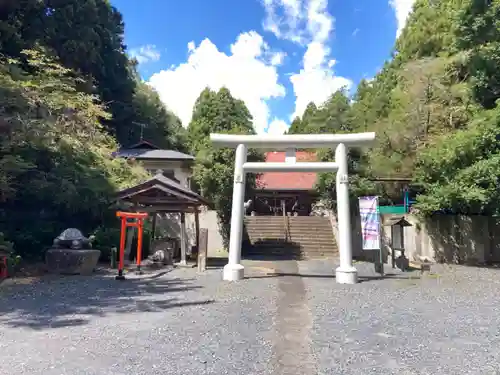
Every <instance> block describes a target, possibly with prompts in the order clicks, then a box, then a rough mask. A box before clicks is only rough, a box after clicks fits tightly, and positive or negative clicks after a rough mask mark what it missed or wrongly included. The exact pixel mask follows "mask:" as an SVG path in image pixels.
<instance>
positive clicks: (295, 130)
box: [288, 116, 303, 134]
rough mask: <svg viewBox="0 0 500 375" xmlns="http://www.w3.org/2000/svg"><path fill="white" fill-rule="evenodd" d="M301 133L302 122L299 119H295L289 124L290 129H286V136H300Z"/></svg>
mask: <svg viewBox="0 0 500 375" xmlns="http://www.w3.org/2000/svg"><path fill="white" fill-rule="evenodd" d="M301 133H303V131H302V120H301V118H300V117H298V116H297V117H295V118H294V119H293V121H292V123H291V124H290V128H289V129H288V134H301Z"/></svg>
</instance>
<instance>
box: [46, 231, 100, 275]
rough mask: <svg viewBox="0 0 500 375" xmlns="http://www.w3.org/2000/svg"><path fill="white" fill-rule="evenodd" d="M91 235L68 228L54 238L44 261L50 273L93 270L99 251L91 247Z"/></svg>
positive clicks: (84, 272) (70, 273) (78, 273)
mask: <svg viewBox="0 0 500 375" xmlns="http://www.w3.org/2000/svg"><path fill="white" fill-rule="evenodd" d="M92 239H93V238H92V236H91V237H90V238H87V237H85V236H84V235H83V234H82V232H81V231H80V230H78V229H76V228H68V229H66V230H64V231H63V232H62V233H61V234H60V235H59V236H57V237H56V238H55V239H54V243H53V246H52V248H51V249H49V250H47V253H46V256H45V263H46V265H47V270H48V272H50V273H58V274H67V275H87V274H91V273H92V272H94V270H95V268H96V266H97V262H98V261H99V257H100V256H101V252H100V251H99V250H95V249H92Z"/></svg>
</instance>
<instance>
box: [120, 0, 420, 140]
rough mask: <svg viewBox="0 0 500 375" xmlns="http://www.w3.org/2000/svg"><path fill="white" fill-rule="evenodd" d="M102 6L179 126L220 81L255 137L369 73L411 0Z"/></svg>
mask: <svg viewBox="0 0 500 375" xmlns="http://www.w3.org/2000/svg"><path fill="white" fill-rule="evenodd" d="M111 2H112V4H113V5H114V6H115V7H116V8H117V9H118V10H119V11H120V12H121V13H122V15H123V18H124V21H125V43H126V45H127V50H128V53H129V54H130V55H131V56H133V57H135V58H137V60H138V62H139V73H140V74H141V77H142V78H143V79H144V80H145V81H146V82H148V83H149V84H150V85H151V86H152V87H154V88H155V89H156V90H157V91H158V93H159V95H160V98H161V99H162V101H163V102H164V103H165V105H166V106H167V107H168V108H169V109H170V110H171V111H172V112H174V113H175V114H176V115H177V116H178V117H179V118H180V119H181V121H182V123H183V125H184V126H188V124H189V121H190V119H191V113H192V109H193V104H194V102H195V101H196V99H197V98H198V96H199V94H200V92H201V91H202V90H203V89H204V88H205V87H210V88H211V89H213V90H218V89H220V88H221V87H224V86H225V87H227V88H228V89H229V90H230V91H231V93H232V94H233V96H235V97H236V98H238V99H241V100H243V101H244V102H245V104H246V105H247V107H248V109H249V111H250V113H251V114H252V116H253V123H254V128H255V130H256V132H257V133H258V134H266V133H267V134H283V132H284V131H286V129H287V128H288V127H289V125H290V123H291V121H292V120H293V118H294V117H295V116H300V115H302V113H303V112H304V110H305V108H306V106H307V104H308V103H309V102H314V103H315V104H316V105H321V104H322V103H324V102H325V100H327V99H328V97H329V96H330V95H331V94H333V93H334V92H335V91H337V90H339V89H342V88H345V89H347V90H348V92H350V93H353V92H354V91H355V89H356V86H357V84H358V83H359V81H360V80H361V79H363V78H365V79H370V78H372V77H373V76H375V74H376V73H377V72H378V71H379V69H380V68H381V67H382V66H383V63H384V61H386V60H388V59H389V58H390V56H391V52H392V49H393V46H394V42H395V40H396V38H397V37H398V36H399V34H400V32H401V30H402V29H403V28H404V25H405V22H406V19H407V17H408V14H409V13H410V12H411V9H412V5H413V3H414V0H357V1H351V0H237V1H235V0H183V1H180V0H142V1H141V2H137V1H132V0H111ZM138 4H140V5H138Z"/></svg>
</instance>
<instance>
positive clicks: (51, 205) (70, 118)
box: [0, 0, 187, 256]
mask: <svg viewBox="0 0 500 375" xmlns="http://www.w3.org/2000/svg"><path fill="white" fill-rule="evenodd" d="M123 30H124V24H123V20H122V18H121V15H120V13H119V12H118V11H117V10H116V9H114V8H113V7H112V6H111V5H110V4H109V2H108V1H107V0H92V1H80V0H9V1H2V2H1V3H0V232H3V234H4V237H5V238H6V239H7V240H8V241H11V242H13V243H14V245H15V248H16V251H17V252H18V253H20V254H22V255H23V256H29V255H33V256H38V255H40V254H42V253H43V250H44V247H45V246H47V245H50V244H51V242H52V240H53V238H54V237H55V236H56V235H57V234H59V233H60V231H61V230H63V229H65V228H67V227H70V226H73V227H77V228H80V229H81V230H82V231H83V232H84V233H85V234H86V235H88V234H90V233H91V232H93V231H94V230H96V228H99V227H101V228H104V227H109V228H113V227H114V225H115V224H116V218H114V215H113V214H114V212H113V211H112V210H110V208H109V204H110V202H111V198H112V194H113V193H114V192H115V191H116V190H117V189H119V188H121V187H124V186H126V185H130V184H133V183H134V182H137V181H138V180H139V179H142V178H145V177H146V174H145V172H144V170H143V169H142V168H141V167H140V166H136V165H132V164H130V163H126V162H124V161H123V160H117V159H112V158H111V153H112V152H113V151H115V150H116V148H117V147H119V143H121V144H123V145H129V144H131V143H134V142H137V141H139V136H140V128H139V126H138V125H137V124H146V127H145V128H144V136H145V137H146V138H148V139H150V140H153V141H154V143H156V144H157V145H158V146H160V147H165V148H171V149H178V150H181V151H184V150H186V148H187V147H186V146H185V140H186V134H185V131H184V129H183V128H182V126H181V123H180V121H179V119H178V118H176V117H175V116H174V115H173V114H172V113H170V112H169V111H168V110H167V109H166V108H165V107H164V105H163V104H162V103H161V101H160V99H159V97H158V95H157V93H156V92H154V91H153V90H152V89H151V88H150V87H149V86H147V85H146V84H144V83H142V82H141V80H140V78H139V76H138V73H137V71H136V62H135V61H132V60H130V59H129V58H128V56H127V54H126V48H125V45H124V43H123ZM101 237H103V236H101ZM104 237H105V236H104Z"/></svg>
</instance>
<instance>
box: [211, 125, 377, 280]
mask: <svg viewBox="0 0 500 375" xmlns="http://www.w3.org/2000/svg"><path fill="white" fill-rule="evenodd" d="M210 139H211V141H212V143H213V144H214V145H216V146H219V147H235V148H236V158H235V163H234V187H233V205H232V211H231V232H230V239H229V260H228V264H226V265H225V266H224V271H223V279H224V280H227V281H236V280H241V279H242V278H243V277H244V267H243V265H241V240H242V234H243V215H244V199H245V180H246V178H245V176H246V173H251V172H257V173H262V172H331V171H337V176H336V190H337V216H338V220H337V221H338V228H339V252H340V265H339V267H338V268H337V269H336V270H335V277H336V280H337V283H339V284H355V283H357V279H358V277H357V270H356V268H355V267H353V265H352V239H351V236H352V231H351V215H350V210H349V186H348V184H349V176H348V164H347V151H348V149H347V145H350V146H360V145H363V144H366V143H370V142H372V141H373V140H374V139H375V133H358V134H300V135H298V134H297V135H282V136H258V135H230V134H210ZM334 146H336V150H335V162H334V163H331V162H300V163H295V162H291V163H287V162H285V163H251V162H247V161H246V159H247V149H248V147H253V148H265V149H286V150H291V149H295V148H320V147H334Z"/></svg>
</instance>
